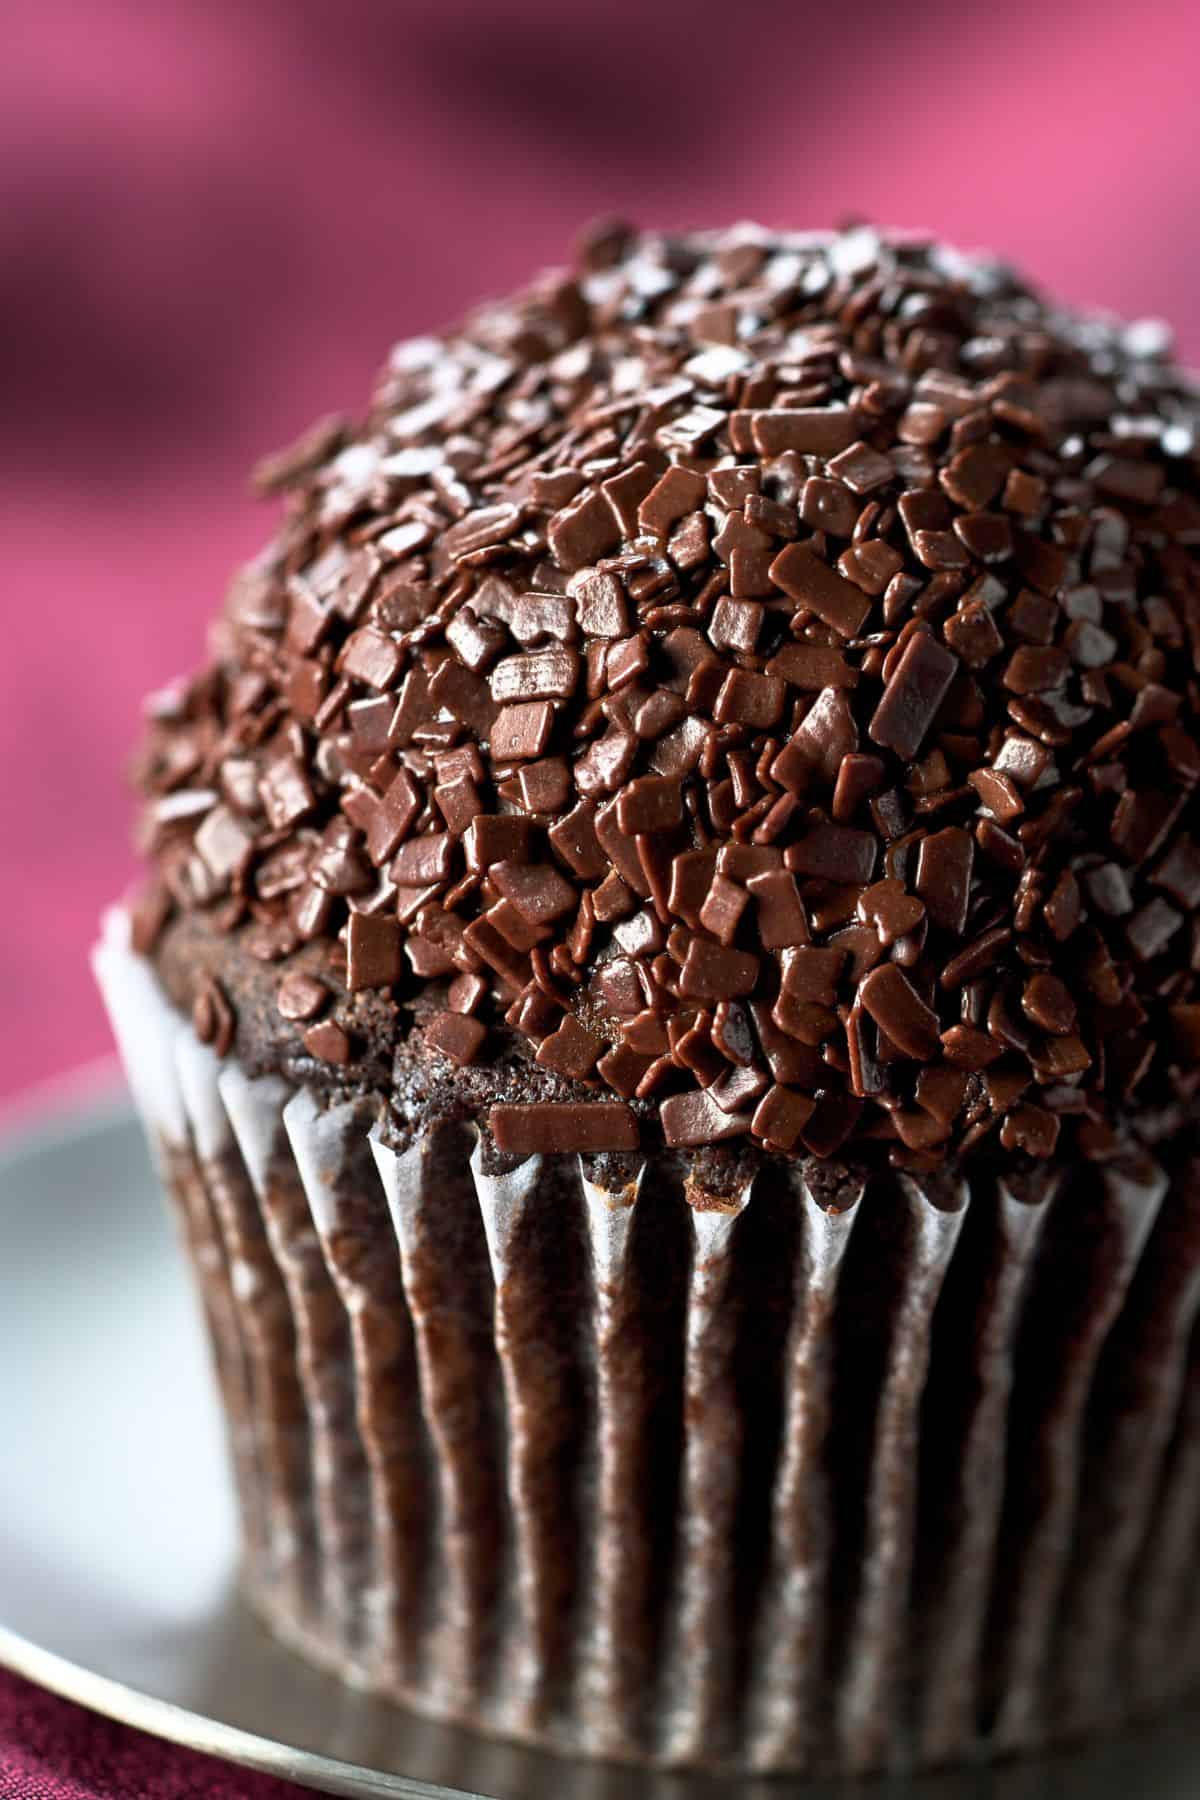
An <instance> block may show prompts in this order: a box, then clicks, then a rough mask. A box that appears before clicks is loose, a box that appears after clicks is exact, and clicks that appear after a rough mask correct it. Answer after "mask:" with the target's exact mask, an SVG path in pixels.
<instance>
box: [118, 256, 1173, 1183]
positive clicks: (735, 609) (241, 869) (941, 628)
mask: <svg viewBox="0 0 1200 1800" xmlns="http://www.w3.org/2000/svg"><path fill="white" fill-rule="evenodd" d="M606 242H608V240H606ZM602 261H603V266H601V263H600V262H596V261H592V262H590V263H589V262H585V264H584V266H582V267H580V268H579V269H578V270H576V271H575V272H573V273H568V274H565V275H564V274H559V275H555V276H552V277H546V278H544V279H543V280H541V281H539V282H538V283H537V284H535V285H534V286H533V287H531V288H530V289H529V290H528V291H527V292H525V293H523V294H521V295H518V296H517V297H516V298H514V299H512V300H510V301H507V302H504V303H499V304H495V305H492V306H489V307H485V308H483V309H481V310H480V311H479V312H477V313H476V314H474V315H473V316H472V318H471V319H470V321H469V322H468V323H467V324H466V325H465V326H464V327H463V328H462V329H461V330H460V331H458V332H456V333H453V334H450V335H448V336H446V337H444V338H441V339H422V340H420V341H419V342H418V343H415V344H412V345H408V346H405V347H403V348H402V349H401V350H400V351H398V352H396V353H395V354H394V355H393V357H392V359H391V360H390V362H389V364H388V367H387V369H386V370H385V372H384V374H383V376H382V378H381V381H380V385H379V387H378V389H377V391H376V394H375V396H374V400H373V403H372V406H371V409H370V412H369V414H368V416H367V419H366V421H365V423H364V425H363V426H362V428H361V430H359V431H358V432H357V433H356V432H355V431H354V430H353V429H352V428H351V427H350V426H349V425H347V424H345V423H343V422H340V421H339V422H338V423H337V426H336V429H322V430H321V431H319V432H318V433H316V434H315V435H312V436H310V438H309V439H307V440H306V441H305V443H304V445H303V446H301V447H300V449H299V450H298V451H297V453H296V454H294V455H291V456H286V457H284V458H282V459H276V460H275V461H274V462H273V463H272V464H271V466H270V468H269V470H268V471H267V474H266V476H265V481H266V485H267V486H269V487H270V488H271V489H272V490H276V491H281V492H283V493H284V494H285V495H286V497H287V511H286V516H285V520H284V523H283V526H282V529H281V531H280V533H279V535H278V537H277V538H276V539H275V541H274V542H273V543H272V544H271V545H270V546H269V547H268V548H267V550H266V551H265V552H264V554H263V555H262V556H261V557H260V558H259V559H257V561H256V562H255V564H254V565H253V566H252V567H251V569H250V570H248V571H246V572H245V573H244V574H243V575H242V576H241V577H240V578H239V580H238V581H237V582H236V583H235V585H234V588H233V591H232V593H231V595H230V598H229V602H228V605H227V608H226V614H225V618H224V621H223V624H222V626H221V630H220V635H219V639H218V643H217V659H216V662H215V663H214V665H213V666H212V667H211V668H210V669H209V670H207V671H206V672H205V673H203V674H202V675H200V676H199V677H197V679H195V680H194V681H193V682H192V683H191V684H190V685H189V686H187V687H186V688H185V689H184V690H183V691H182V692H181V693H180V694H179V695H178V696H177V697H175V698H173V700H172V703H171V705H170V706H167V707H163V708H160V709H157V711H156V713H155V715H154V717H153V719H152V723H151V726H150V733H149V741H148V744H147V746H146V748H145V751H144V753H143V755H142V757H141V760H140V764H139V770H138V778H139V781H140V783H141V786H142V788H143V791H144V793H145V796H146V808H145V816H144V826H143V841H144V844H145V847H146V849H147V851H148V852H149V854H150V855H151V857H152V858H153V860H154V862H155V864H156V879H155V881H154V883H153V884H152V886H151V888H150V890H149V892H148V894H147V896H146V898H145V900H144V902H143V903H142V904H141V905H140V906H139V908H138V910H137V913H136V920H135V928H136V942H137V946H138V948H139V949H140V950H141V951H142V952H143V953H145V954H149V955H152V956H154V955H158V954H159V953H160V949H161V945H162V943H163V941H164V938H165V937H166V936H169V934H170V931H171V929H172V919H173V917H174V916H175V915H177V914H194V915H199V916H200V917H202V919H203V920H204V922H205V924H206V925H207V926H208V927H209V928H211V930H212V931H213V932H215V933H218V934H220V933H225V934H228V935H229V937H230V938H231V940H233V941H234V942H235V943H236V944H238V945H240V946H244V948H245V949H246V951H247V952H248V953H249V954H250V955H251V956H253V957H255V958H262V959H263V960H266V961H271V962H274V963H277V964H280V965H281V966H280V968H279V973H278V975H277V976H273V977H272V979H273V981H274V982H275V987H274V994H275V1008H276V1011H277V1014H278V1019H279V1022H280V1029H281V1031H287V1032H289V1033H290V1034H291V1037H292V1039H293V1040H294V1038H295V1035H296V1032H297V1030H299V1031H300V1032H301V1038H300V1041H301V1042H302V1044H303V1047H304V1051H305V1054H306V1055H307V1056H308V1057H309V1058H311V1059H315V1060H316V1062H318V1063H324V1064H326V1065H329V1066H330V1067H331V1068H336V1069H345V1070H347V1071H348V1072H350V1073H352V1072H353V1071H354V1070H355V1068H356V1067H358V1066H360V1063H361V1059H362V1058H363V1057H364V1056H365V1055H366V1054H367V1044H368V1036H369V1034H360V1030H359V1019H360V1016H365V1014H360V1010H359V1009H363V1008H366V1009H373V1010H372V1011H371V1017H372V1019H373V1020H374V1021H375V1023H374V1024H373V1026H372V1029H373V1030H375V1031H379V1030H380V1029H384V1028H383V1027H381V1026H380V1024H379V1020H380V1019H381V1018H387V1019H390V1020H391V1021H392V1023H391V1025H390V1026H389V1027H387V1029H389V1030H391V1031H392V1033H393V1042H392V1045H391V1047H392V1048H393V1049H394V1048H395V1047H396V1046H397V1045H398V1044H400V1043H401V1042H402V1041H409V1040H410V1039H411V1041H412V1042H414V1043H415V1044H416V1045H418V1046H419V1050H420V1052H421V1053H428V1055H429V1056H430V1058H431V1059H432V1058H438V1057H449V1058H450V1059H451V1060H452V1061H453V1062H454V1063H456V1064H458V1065H462V1066H466V1065H470V1064H473V1063H480V1064H484V1065H488V1064H490V1062H491V1061H492V1060H493V1059H495V1060H496V1064H497V1068H500V1067H507V1066H508V1063H506V1062H505V1059H506V1058H508V1059H511V1058H512V1056H513V1054H514V1046H515V1045H519V1046H521V1047H522V1049H523V1050H524V1051H527V1053H528V1056H529V1057H530V1058H531V1059H536V1064H537V1065H538V1066H539V1071H538V1080H539V1081H540V1082H542V1083H543V1084H550V1086H549V1091H550V1092H551V1093H552V1094H553V1093H555V1092H558V1091H560V1090H561V1089H562V1087H563V1084H569V1085H567V1087H566V1089H565V1091H566V1092H567V1093H568V1094H571V1095H573V1096H575V1097H571V1098H568V1099H565V1100H563V1101H562V1102H561V1103H560V1102H558V1101H553V1102H543V1101H541V1100H533V1101H530V1102H528V1103H524V1104H522V1103H520V1102H519V1101H517V1100H515V1099H513V1098H512V1097H513V1095H514V1093H517V1092H519V1091H520V1090H519V1088H514V1087H512V1086H511V1085H510V1086H507V1087H504V1088H500V1089H497V1090H493V1091H494V1092H498V1093H499V1094H500V1095H501V1096H502V1098H503V1099H504V1101H505V1104H501V1105H495V1106H492V1107H491V1111H490V1114H489V1120H490V1127H491V1131H492V1135H493V1137H494V1139H495V1142H496V1145H497V1146H498V1147H499V1149H500V1150H502V1151H504V1152H506V1153H509V1154H512V1155H525V1154H529V1153H532V1152H547V1153H557V1152H563V1151H589V1150H590V1151H606V1150H608V1151H611V1150H621V1151H624V1150H630V1149H633V1148H635V1147H636V1146H637V1145H638V1144H639V1143H640V1142H642V1141H645V1142H647V1143H650V1142H652V1141H654V1139H655V1136H656V1134H658V1133H661V1138H663V1139H665V1141H666V1142H667V1143H668V1144H671V1145H676V1146H680V1147H686V1148H689V1149H690V1148H696V1147H700V1146H703V1145H706V1144H714V1143H717V1142H721V1141H724V1140H726V1139H731V1138H734V1139H736V1138H740V1137H747V1138H751V1139H753V1140H754V1141H756V1142H757V1143H758V1144H759V1145H760V1146H762V1147H763V1148H765V1149H766V1150H768V1151H771V1152H774V1153H780V1154H785V1155H791V1154H800V1153H801V1152H802V1151H807V1152H809V1153H811V1154H813V1155H817V1156H831V1155H835V1154H840V1155H849V1154H855V1155H861V1156H863V1157H864V1158H867V1159H871V1158H878V1157H880V1156H885V1157H888V1158H890V1159H891V1161H892V1162H893V1163H895V1164H896V1165H898V1166H901V1167H912V1168H916V1169H920V1170H927V1169H929V1168H931V1167H932V1166H933V1165H934V1164H935V1163H937V1162H938V1161H940V1160H942V1159H944V1158H946V1157H948V1156H954V1155H956V1154H958V1153H960V1152H962V1151H964V1150H969V1149H971V1148H972V1147H974V1146H975V1145H976V1144H980V1143H983V1144H986V1145H987V1153H988V1154H989V1155H990V1156H997V1155H1004V1156H1009V1157H1015V1158H1023V1157H1027V1156H1033V1157H1046V1156H1050V1155H1052V1154H1058V1153H1059V1146H1060V1144H1063V1143H1069V1144H1070V1145H1071V1146H1072V1148H1073V1149H1078V1150H1079V1151H1080V1153H1082V1154H1083V1155H1094V1154H1106V1153H1109V1152H1110V1151H1111V1148H1112V1146H1113V1145H1114V1144H1120V1143H1122V1142H1128V1141H1130V1140H1134V1139H1136V1138H1137V1136H1138V1133H1139V1120H1140V1119H1141V1118H1142V1117H1143V1116H1147V1117H1149V1116H1151V1115H1153V1117H1154V1118H1155V1120H1156V1124H1155V1130H1156V1131H1157V1132H1158V1134H1159V1136H1161V1135H1162V1134H1163V1132H1164V1131H1167V1130H1170V1129H1172V1128H1173V1124H1178V1123H1180V1122H1181V1121H1182V1120H1183V1118H1184V1116H1185V1112H1186V1111H1187V1109H1190V1108H1192V1107H1193V1105H1194V1095H1195V1091H1196V1083H1195V1080H1194V1077H1193V1076H1192V1073H1191V1068H1190V1065H1191V1063H1192V1062H1194V1060H1195V1056H1196V1046H1197V1044H1200V1023H1198V1021H1200V973H1198V972H1197V969H1196V968H1194V967H1193V964H1194V963H1200V958H1197V957H1196V956H1195V955H1194V954H1193V953H1192V952H1191V949H1190V946H1191V944H1192V942H1193V941H1195V940H1197V939H1198V938H1200V927H1197V913H1198V912H1200V852H1198V851H1197V849H1196V847H1195V846H1196V841H1197V830H1198V825H1200V821H1198V820H1197V817H1196V804H1197V801H1196V796H1197V794H1198V793H1200V718H1198V717H1197V714H1198V713H1200V679H1198V677H1197V666H1196V665H1197V661H1198V659H1200V624H1198V623H1197V621H1198V620H1200V558H1198V556H1197V549H1198V547H1200V456H1198V453H1197V450H1196V444H1197V441H1198V440H1200V433H1198V432H1197V430H1196V425H1197V420H1198V412H1200V408H1198V407H1197V402H1196V398H1195V395H1194V392H1193V390H1192V389H1191V387H1190V386H1189V384H1188V383H1187V382H1186V381H1185V380H1184V379H1183V377H1181V376H1180V375H1179V374H1178V373H1177V372H1176V371H1175V370H1174V368H1173V367H1172V365H1171V364H1170V363H1169V361H1167V360H1166V356H1165V352H1164V350H1163V348H1162V345H1161V342H1160V341H1159V340H1158V339H1154V340H1153V341H1151V340H1150V339H1149V338H1146V339H1145V340H1144V341H1143V338H1141V337H1139V336H1138V335H1137V334H1129V333H1126V332H1124V331H1123V330H1122V328H1121V327H1119V326H1116V325H1111V324H1109V323H1106V322H1103V321H1096V320H1086V319H1085V320H1080V319H1076V318H1072V317H1071V316H1070V315H1067V314H1065V313H1063V312H1061V311H1058V310H1055V309H1052V308H1050V307H1049V306H1047V305H1045V304H1044V303H1043V302H1042V301H1041V300H1040V299H1039V298H1038V297H1037V296H1036V295H1035V294H1034V293H1032V292H1031V291H1030V290H1029V289H1027V288H1026V287H1025V286H1024V285H1023V284H1022V283H1021V282H1020V281H1019V280H1018V278H1017V277H1016V276H1015V275H1013V274H1011V273H1010V272H1009V271H1007V270H1005V269H1002V268H1000V267H998V266H997V265H995V264H994V263H990V262H972V261H970V260H969V259H966V258H963V257H960V256H957V255H951V254H948V253H946V252H944V251H942V250H941V249H940V248H938V247H937V246H936V245H930V244H927V243H924V242H918V241H915V240H911V241H910V240H902V239H889V238H885V237H882V236H877V235H876V234H874V233H871V232H869V231H865V230H862V229H859V230H857V231H856V232H855V233H854V234H853V236H852V238H850V239H839V238H837V237H829V238H824V239H822V238H819V237H814V236H805V237H801V238H795V239H793V238H789V237H786V236H783V235H771V234H768V233H765V232H762V233H758V232H753V231H751V232H746V231H742V232H739V234H738V235H737V236H736V237H735V238H725V237H722V236H720V235H719V234H712V235H703V234H699V235H694V236H688V237H670V238H668V237H656V236H646V237H642V238H638V237H637V236H636V234H634V233H632V232H629V231H625V230H622V231H620V232H616V233H614V234H613V235H612V236H611V242H609V247H608V249H607V250H606V253H605V256H604V258H603V259H602ZM704 321H710V322H717V321H719V325H720V329H719V331H718V332H716V335H715V336H714V337H712V338H710V337H707V336H706V335H705V331H706V327H705V324H704ZM292 958H295V959H296V962H295V963H294V964H291V966H289V963H290V959H292ZM233 991H234V992H236V984H233ZM193 999H194V1018H195V1023H196V1028H197V1031H198V1032H199V1033H200V1035H201V1036H202V1037H204V1038H205V1039H206V1040H207V1041H209V1042H211V1043H213V1044H214V1046H215V1047H216V1048H217V1049H218V1051H219V1052H220V1053H222V1054H224V1053H226V1052H227V1051H228V1050H229V1049H230V1047H231V1046H232V1043H233V1040H234V1037H235V1033H236V1029H237V1021H236V1019H235V1016H234V1010H233V1004H232V1002H231V1000H230V998H229V997H228V995H227V993H226V991H225V987H224V986H222V984H220V983H217V982H215V981H214V980H212V979H211V977H209V978H206V979H205V980H204V981H203V982H201V983H200V984H199V985H198V987H197V989H196V991H195V993H194V995H193ZM414 1008H416V1009H417V1011H419V1014H420V1024H419V1027H418V1026H417V1025H416V1024H415V1023H414V1020H415V1013H414ZM335 1015H336V1016H335ZM555 1084H557V1086H556V1085H555ZM605 1090H608V1091H611V1092H613V1093H615V1094H616V1095H618V1096H619V1097H620V1098H619V1100H617V1101H605V1100H594V1101H592V1100H587V1099H579V1098H578V1097H577V1096H578V1094H579V1093H583V1094H585V1095H586V1094H587V1093H588V1092H589V1091H591V1092H595V1091H599V1092H601V1093H603V1092H604V1091H605ZM539 1091H540V1092H542V1093H544V1092H546V1091H547V1087H546V1085H543V1086H542V1087H541V1089H540V1090H539ZM510 1102H511V1103H510ZM993 1127H998V1129H993Z"/></svg>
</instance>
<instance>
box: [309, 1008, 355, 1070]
mask: <svg viewBox="0 0 1200 1800" xmlns="http://www.w3.org/2000/svg"><path fill="white" fill-rule="evenodd" d="M303 1043H304V1048H305V1049H306V1050H307V1051H308V1054H309V1055H310V1056H315V1057H317V1058H319V1060H320V1061H321V1062H327V1063H337V1064H345V1063H348V1062H349V1061H350V1039H349V1038H348V1037H347V1035H346V1033H345V1032H344V1031H343V1030H342V1028H341V1026H340V1025H338V1024H337V1023H336V1022H335V1021H334V1020H333V1019H322V1020H321V1023H320V1024H319V1025H310V1026H309V1028H308V1030H307V1031H306V1032H305V1033H304V1039H303Z"/></svg>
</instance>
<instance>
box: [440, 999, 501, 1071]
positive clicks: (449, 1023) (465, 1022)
mask: <svg viewBox="0 0 1200 1800" xmlns="http://www.w3.org/2000/svg"><path fill="white" fill-rule="evenodd" d="M486 1036H487V1030H486V1028H485V1026H484V1025H483V1024H482V1022H481V1021H480V1020H479V1019H473V1018H470V1017H468V1015H467V1014H465V1013H460V1012H443V1013H438V1015H437V1017H436V1018H434V1019H431V1020H430V1022H429V1024H428V1025H427V1026H426V1027H425V1042H426V1044H428V1045H429V1046H430V1048H431V1049H434V1050H440V1051H441V1053H442V1055H443V1056H448V1057H449V1058H450V1060H451V1062H455V1063H457V1064H458V1065H459V1067H460V1068H462V1067H464V1066H465V1065H466V1064H467V1063H472V1062H474V1061H475V1058H476V1057H477V1056H478V1054H479V1051H480V1049H481V1048H482V1045H483V1040H484V1038H485V1037H486Z"/></svg>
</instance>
